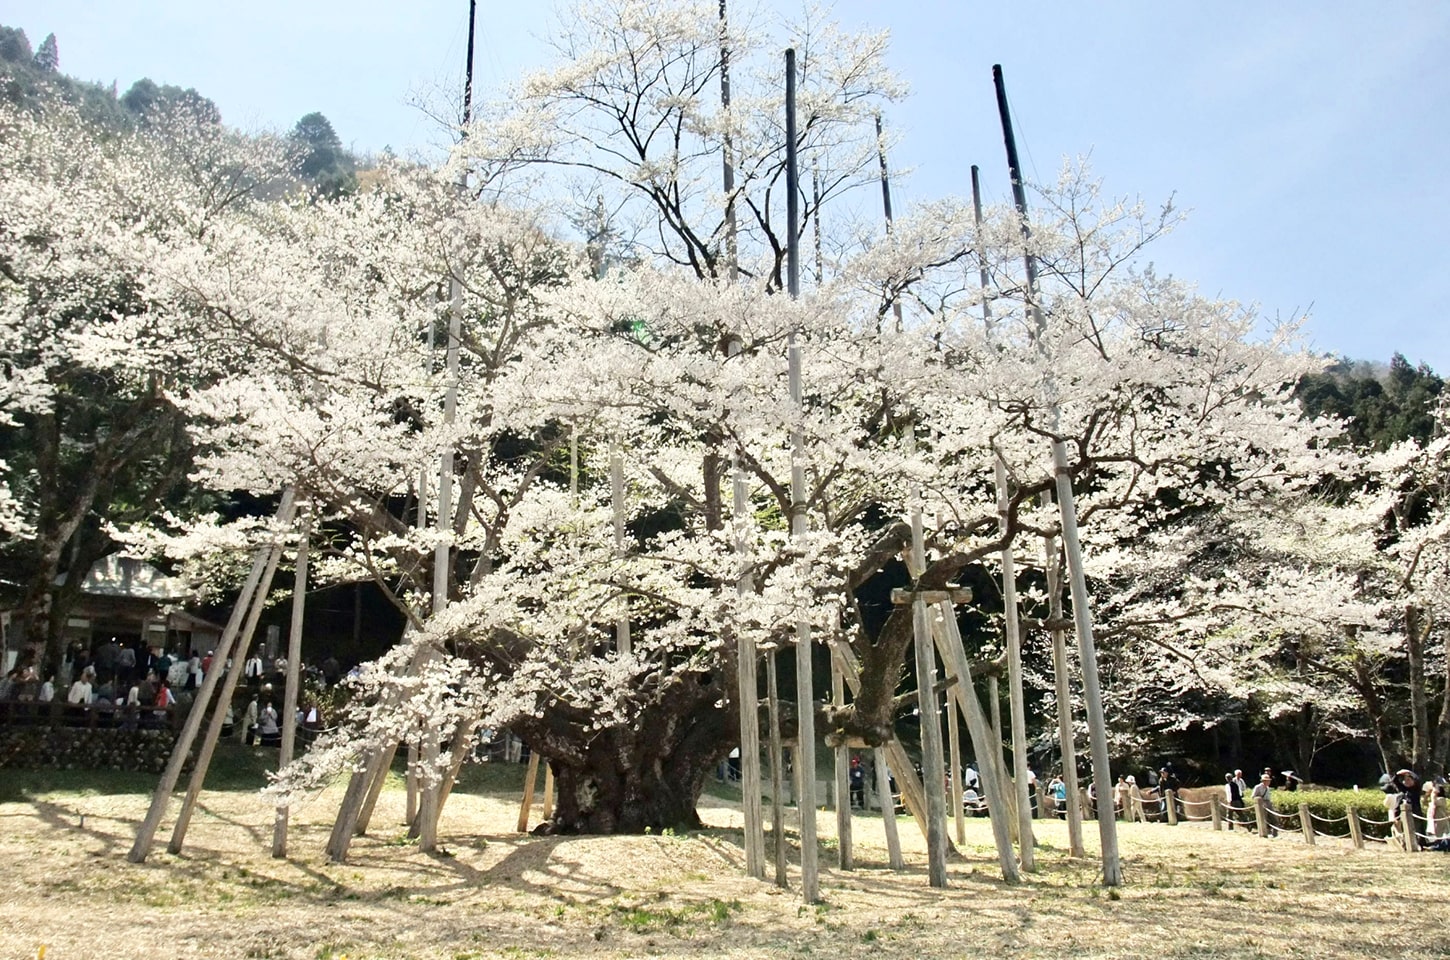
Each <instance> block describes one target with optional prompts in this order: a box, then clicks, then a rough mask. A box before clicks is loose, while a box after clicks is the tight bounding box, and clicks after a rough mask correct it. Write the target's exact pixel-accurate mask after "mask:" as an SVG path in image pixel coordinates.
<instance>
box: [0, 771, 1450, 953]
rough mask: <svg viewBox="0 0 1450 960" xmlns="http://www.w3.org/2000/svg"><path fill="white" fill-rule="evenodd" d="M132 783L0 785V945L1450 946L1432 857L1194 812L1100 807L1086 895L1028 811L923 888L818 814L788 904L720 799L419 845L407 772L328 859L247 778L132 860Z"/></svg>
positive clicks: (324, 803)
mask: <svg viewBox="0 0 1450 960" xmlns="http://www.w3.org/2000/svg"><path fill="white" fill-rule="evenodd" d="M3 776H5V777H14V776H16V775H15V774H14V772H13V771H6V772H5V773H4V774H3ZM148 799H149V798H148V797H147V796H146V795H145V794H144V793H142V792H139V791H137V790H136V788H134V787H133V788H132V792H117V793H110V794H105V795H102V794H98V793H95V792H93V791H88V790H80V789H63V790H55V789H49V790H47V789H24V788H21V789H13V788H12V789H11V790H9V791H8V792H6V793H5V794H4V802H0V863H3V864H4V872H3V875H0V876H3V879H0V884H3V890H4V895H3V903H0V957H3V958H34V957H37V956H39V955H40V954H41V953H42V950H43V952H44V956H45V957H46V958H47V960H70V958H85V960H133V958H134V960H161V958H173V957H176V958H187V957H217V958H278V960H283V958H286V960H334V958H342V957H347V958H349V960H362V958H428V960H465V958H530V957H589V958H600V960H605V958H626V957H740V958H746V957H751V958H754V957H786V956H790V957H796V956H818V957H827V958H830V960H846V958H856V957H862V958H865V957H869V958H873V960H889V958H917V957H973V958H982V957H991V958H996V957H1007V956H1011V957H1072V958H1090V957H1126V956H1130V955H1131V956H1153V957H1155V958H1164V957H1204V958H1208V957H1215V958H1218V957H1222V958H1228V957H1235V958H1238V957H1244V958H1247V957H1271V958H1276V960H1279V958H1293V957H1350V956H1361V957H1373V958H1388V957H1402V956H1403V957H1408V956H1416V957H1427V956H1447V955H1450V934H1447V933H1446V925H1445V917H1446V912H1447V908H1446V904H1447V901H1450V857H1447V856H1445V855H1443V854H1434V853H1426V854H1420V855H1418V856H1407V855H1405V854H1401V853H1397V852H1394V851H1389V850H1386V849H1384V848H1378V849H1369V850H1365V851H1355V850H1352V849H1350V848H1349V846H1348V844H1338V843H1325V842H1324V841H1321V844H1320V845H1319V846H1316V847H1313V848H1310V847H1307V846H1305V845H1304V843H1303V842H1302V840H1298V839H1294V838H1290V837H1285V838H1283V839H1279V840H1275V841H1267V840H1261V839H1259V838H1257V837H1253V836H1249V835H1247V834H1244V833H1242V832H1235V833H1228V832H1224V833H1215V832H1214V831H1212V830H1211V829H1209V828H1208V827H1207V826H1204V825H1196V824H1195V825H1181V826H1178V827H1168V826H1166V825H1160V824H1135V825H1126V824H1124V825H1120V828H1121V836H1122V844H1123V850H1124V860H1125V865H1126V874H1127V885H1126V886H1124V887H1123V888H1121V890H1115V891H1107V890H1104V889H1102V888H1101V887H1099V886H1098V885H1097V883H1096V875H1095V868H1094V863H1093V862H1092V861H1072V860H1070V859H1069V858H1068V857H1067V856H1066V855H1065V852H1064V851H1065V848H1066V845H1067V844H1066V831H1065V827H1064V826H1063V825H1062V824H1061V823H1058V822H1055V821H1049V822H1040V824H1039V829H1040V834H1039V842H1040V847H1039V854H1038V861H1039V871H1038V872H1037V873H1036V874H1035V875H1032V876H1030V877H1028V878H1027V880H1026V881H1025V882H1024V883H1022V884H1021V885H1019V886H1016V887H1009V886H1007V885H1005V884H1004V883H1002V882H1001V881H1000V880H999V879H997V878H996V868H995V857H994V856H993V853H992V849H991V836H990V832H989V829H988V827H987V823H986V821H985V820H975V821H970V822H969V826H968V831H969V832H968V837H967V841H968V842H967V843H966V844H965V846H964V847H963V848H962V850H961V856H960V857H958V858H954V859H953V861H952V862H951V864H950V869H949V874H950V886H949V887H948V888H947V889H945V890H933V889H931V888H930V887H928V886H927V882H926V871H925V846H924V844H923V843H922V840H921V836H920V833H919V832H918V831H917V829H916V827H915V826H914V825H913V824H912V823H910V822H909V821H903V822H902V824H901V835H902V838H903V841H904V843H905V845H906V849H907V858H908V869H907V870H906V871H904V872H893V871H891V870H889V869H887V867H886V856H885V850H884V842H883V839H882V830H881V821H880V819H879V818H876V817H867V816H858V817H857V818H856V819H855V822H854V828H853V829H854V832H855V836H856V841H855V844H856V850H857V856H858V861H859V864H860V866H859V869H857V870H855V871H851V872H844V871H840V870H837V869H835V868H834V863H835V851H836V841H835V816H834V814H833V813H830V812H826V813H822V814H821V816H820V829H821V834H822V840H823V851H822V864H823V867H826V869H824V870H823V875H822V895H823V898H824V900H823V902H822V903H820V904H817V905H812V906H805V905H803V904H802V903H801V902H800V899H799V895H798V893H797V892H796V890H794V889H792V890H782V889H780V888H778V887H776V886H775V885H773V884H772V883H769V882H766V883H761V882H756V881H751V880H747V879H745V878H744V877H743V876H742V870H741V865H742V859H743V857H742V852H741V847H740V833H739V823H740V817H739V812H738V810H737V809H735V808H734V807H732V806H731V805H730V804H729V803H727V802H725V801H722V800H712V799H710V798H708V797H707V798H706V801H705V803H704V806H703V809H702V814H703V816H704V818H705V820H706V822H707V823H708V824H709V827H708V829H705V830H703V831H699V832H696V833H690V834H686V835H680V836H672V835H666V836H643V837H639V836H633V837H572V838H570V837H555V838H536V837H532V836H521V835H519V834H517V833H514V832H513V826H514V821H515V819H516V817H517V799H516V797H515V796H514V795H512V794H509V793H506V792H504V791H499V790H494V791H491V792H484V793H477V792H475V793H458V794H455V796H454V798H453V799H452V800H450V801H449V805H448V808H447V810H446V812H445V814H444V822H443V825H442V830H441V833H442V837H443V842H444V844H445V847H446V849H445V851H444V852H442V853H440V854H438V855H425V854H422V853H420V852H418V850H417V849H416V848H415V847H414V846H411V845H409V844H408V843H407V841H406V836H405V833H404V831H403V828H402V826H401V820H402V806H403V802H404V798H403V793H402V791H401V790H398V789H390V790H388V791H387V792H385V793H384V795H383V799H382V802H381V803H380V806H379V811H378V815H377V816H376V818H375V821H374V826H375V829H374V831H373V834H374V835H373V836H371V837H366V838H360V839H359V840H358V841H357V842H356V843H355V844H354V845H353V855H352V857H351V859H350V862H349V863H347V864H346V865H340V866H339V865H334V864H331V863H329V862H327V860H326V858H325V857H324V856H323V853H322V849H323V845H324V843H325V842H326V836H327V831H328V829H329V826H330V823H329V820H328V813H329V809H330V807H331V806H332V804H331V803H330V802H329V801H331V800H334V799H335V796H333V795H330V794H329V795H324V796H323V797H320V798H318V799H317V800H315V801H314V802H312V803H310V804H309V805H307V806H306V807H304V808H302V809H301V810H300V811H297V812H296V813H294V816H293V824H294V829H293V833H292V843H291V847H290V851H291V854H292V856H291V857H290V858H289V859H287V860H273V859H272V858H271V857H270V855H269V852H270V847H269V845H270V837H271V824H272V817H271V811H270V810H269V809H267V808H264V807H262V806H261V805H260V804H259V803H258V801H257V799H256V797H255V795H254V794H252V793H250V792H247V791H230V792H215V793H207V794H205V795H204V796H203V798H202V806H201V807H200V808H199V810H198V813H197V816H196V817H195V818H194V819H193V821H192V825H191V830H190V833H189V835H188V844H187V847H186V850H185V851H184V852H183V854H182V855H180V856H171V855H169V854H167V853H166V852H165V849H164V848H165V840H166V838H167V836H169V833H168V831H169V829H170V821H169V820H168V822H167V823H166V824H164V825H163V829H162V832H161V834H160V835H159V842H158V844H157V852H156V853H154V854H153V855H152V856H151V857H150V859H149V860H148V861H147V862H146V863H145V864H143V865H134V864H131V863H129V862H127V861H126V859H125V854H126V852H127V850H128V849H129V848H130V845H131V842H132V839H133V837H134V834H135V828H136V824H137V823H138V822H139V820H140V818H141V816H142V815H143V813H144V812H145V808H146V804H147V802H148ZM173 812H174V811H173ZM1088 828H1089V830H1088V833H1089V837H1088V839H1089V844H1090V847H1091V846H1093V845H1095V842H1096V825H1094V824H1089V825H1088ZM792 882H794V876H792Z"/></svg>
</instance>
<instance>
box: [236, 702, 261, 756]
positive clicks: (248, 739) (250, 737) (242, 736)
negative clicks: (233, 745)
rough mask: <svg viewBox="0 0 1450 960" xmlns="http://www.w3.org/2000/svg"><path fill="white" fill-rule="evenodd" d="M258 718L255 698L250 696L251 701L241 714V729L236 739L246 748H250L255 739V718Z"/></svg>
mask: <svg viewBox="0 0 1450 960" xmlns="http://www.w3.org/2000/svg"><path fill="white" fill-rule="evenodd" d="M258 716H260V713H259V711H258V710H257V696H256V694H253V695H252V699H251V701H250V702H249V703H248V704H247V710H246V712H245V713H243V714H242V729H241V732H240V733H239V734H238V735H237V736H238V739H239V740H241V742H242V743H244V744H246V745H247V746H249V747H250V746H251V745H252V744H253V743H254V742H255V741H256V737H257V718H258Z"/></svg>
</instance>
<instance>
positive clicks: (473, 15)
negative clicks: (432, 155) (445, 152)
mask: <svg viewBox="0 0 1450 960" xmlns="http://www.w3.org/2000/svg"><path fill="white" fill-rule="evenodd" d="M477 18H478V0H468V62H467V63H465V64H464V66H463V127H464V130H463V135H464V136H465V137H466V136H468V121H470V120H472V119H473V24H474V22H475V21H476V20H477Z"/></svg>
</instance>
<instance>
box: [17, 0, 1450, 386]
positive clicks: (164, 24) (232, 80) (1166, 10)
mask: <svg viewBox="0 0 1450 960" xmlns="http://www.w3.org/2000/svg"><path fill="white" fill-rule="evenodd" d="M732 3H734V4H738V5H739V6H740V7H741V8H743V7H744V6H745V0H732ZM761 5H762V6H763V7H764V8H766V9H767V10H770V11H775V12H776V13H777V14H778V15H781V16H788V15H791V14H793V13H795V12H798V11H799V9H800V6H799V3H798V2H795V0H761ZM467 9H468V5H467V3H466V2H465V0H452V2H448V3H444V2H441V0H415V2H410V3H397V2H382V0H353V2H349V3H340V2H334V0H291V2H281V0H254V2H252V3H249V4H247V5H246V6H245V7H239V6H237V5H225V6H223V5H219V4H210V3H199V2H196V0H147V2H140V0H111V2H108V3H99V2H89V0H6V2H5V3H4V4H3V5H0V22H3V23H5V24H7V25H9V26H18V27H22V28H24V29H25V31H26V32H27V33H28V34H29V35H30V38H31V41H32V43H34V44H37V45H38V44H39V42H40V40H41V39H42V38H43V37H44V36H45V35H46V34H47V33H50V32H54V33H56V35H57V38H58V40H59V49H60V58H61V69H62V70H64V71H65V72H66V73H69V74H71V75H73V76H77V77H80V78H83V79H88V80H98V81H101V82H104V83H110V82H111V81H112V80H115V81H117V83H118V84H119V86H120V88H121V89H122V90H123V91H124V90H125V89H126V87H128V86H129V85H130V84H131V83H132V82H134V81H135V80H137V79H139V78H140V77H143V76H149V77H151V78H152V79H153V80H156V81H157V82H158V83H173V84H177V85H179V86H184V87H196V88H197V89H198V90H200V91H201V92H202V93H203V94H205V95H207V96H209V97H210V98H212V100H214V101H215V102H216V103H217V105H218V106H219V107H220V108H221V111H222V114H223V117H224V118H225V119H226V120H227V122H229V123H232V124H236V125H239V126H242V127H247V128H259V127H269V128H275V129H286V128H289V127H290V126H291V125H292V124H293V123H294V122H296V120H297V118H299V117H301V116H302V115H303V114H306V113H309V112H311V111H313V110H320V111H322V112H323V113H325V114H326V115H327V116H328V118H329V119H331V120H332V123H333V126H334V127H335V128H336V129H337V131H338V133H339V135H340V136H341V137H342V138H343V140H344V141H345V142H350V143H351V144H352V145H353V146H354V148H356V149H359V150H379V149H381V148H382V147H384V146H385V145H386V146H391V147H392V148H393V149H395V150H396V151H398V152H399V153H410V152H415V151H426V150H427V149H429V147H430V145H431V144H436V143H438V142H440V141H441V137H440V135H439V133H438V131H437V128H436V126H435V125H434V124H433V122H432V121H431V120H429V119H427V118H426V117H425V116H424V115H423V114H422V113H421V112H419V111H418V110H417V109H416V108H414V107H412V106H411V105H410V101H411V100H414V99H416V98H417V97H418V96H423V97H426V96H428V95H429V94H430V92H432V91H434V90H436V89H439V88H447V89H450V90H452V89H456V88H457V86H458V85H459V82H460V80H459V78H460V76H461V73H462V62H463V50H464V44H465V39H466V38H465V34H466V23H467ZM479 9H480V15H479V16H480V28H479V32H478V51H477V59H476V63H477V84H478V86H479V88H480V92H479V96H480V97H485V98H486V97H488V96H490V95H491V94H494V93H496V92H497V91H498V90H500V89H501V88H502V86H503V85H504V84H505V83H507V82H508V81H509V80H511V79H513V78H515V77H517V76H518V75H519V74H521V73H522V72H523V71H525V70H527V69H529V68H530V67H535V66H541V65H543V64H544V63H546V62H547V59H548V57H549V53H550V51H549V50H548V49H547V47H546V46H545V45H544V44H543V43H542V42H541V41H540V39H539V38H540V37H541V36H543V35H544V34H545V33H546V32H547V30H548V28H549V24H550V23H551V22H552V20H553V16H552V5H551V4H550V3H548V2H537V3H535V2H529V0H523V2H520V0H513V2H512V3H500V2H497V0H480V4H479ZM835 10H836V15H837V16H838V17H839V18H840V19H841V20H842V21H843V23H844V24H845V25H847V26H851V27H872V28H877V29H889V30H890V31H891V34H892V51H891V54H890V58H889V59H890V62H891V64H892V66H893V67H894V68H895V69H896V70H897V71H898V72H899V73H900V74H901V75H902V77H903V79H905V80H906V82H907V83H908V84H909V85H910V86H911V89H912V96H911V98H910V99H909V100H907V101H906V102H905V103H904V104H902V105H901V106H900V107H899V108H897V109H896V110H895V111H894V112H893V114H892V115H891V116H890V117H888V123H889V124H890V125H891V126H892V127H893V128H894V129H895V131H896V132H897V134H898V135H899V136H900V138H901V143H900V146H899V147H898V148H897V150H896V153H895V155H894V156H893V158H892V160H893V165H894V166H897V167H899V168H903V169H909V170H910V177H909V178H908V179H907V180H906V181H905V182H902V183H900V184H898V185H897V186H896V187H895V189H896V191H897V195H898V197H900V198H901V199H902V200H903V201H905V202H910V201H911V200H913V199H927V198H932V197H938V196H942V195H945V194H950V193H966V192H967V191H968V190H969V189H970V182H969V179H968V168H969V166H970V165H971V164H972V163H976V164H978V165H979V166H981V168H982V170H983V178H984V186H985V189H986V190H987V192H988V194H989V196H990V197H991V198H995V199H1005V198H1006V196H1007V177H1006V172H1005V161H1004V159H1003V150H1002V142H1001V134H1000V130H999V128H998V125H997V117H996V106H995V101H994V100H993V93H992V83H991V66H992V64H993V63H1001V64H1002V65H1003V68H1004V71H1005V73H1006V77H1007V84H1008V90H1009V93H1010V95H1011V100H1012V109H1013V113H1014V119H1015V120H1016V122H1017V135H1018V142H1019V146H1020V147H1021V148H1022V151H1023V160H1024V164H1026V166H1027V173H1028V176H1029V177H1032V178H1035V179H1043V180H1051V179H1052V178H1053V177H1054V176H1055V174H1056V172H1057V169H1058V167H1059V166H1060V164H1061V162H1062V160H1063V158H1064V157H1068V156H1078V155H1082V154H1090V155H1091V158H1092V165H1093V169H1094V170H1095V172H1096V173H1097V174H1098V175H1099V176H1101V177H1103V178H1104V179H1105V181H1106V183H1107V189H1108V191H1109V192H1111V193H1116V194H1127V195H1139V196H1142V197H1143V198H1144V199H1145V200H1147V201H1149V202H1150V203H1158V202H1160V201H1162V200H1164V199H1166V198H1167V197H1168V196H1169V195H1170V194H1171V195H1174V196H1175V198H1176V202H1177V204H1178V205H1179V206H1181V207H1184V208H1187V209H1188V210H1189V211H1190V217H1189V220H1188V222H1187V224H1186V225H1184V226H1183V227H1181V228H1180V229H1179V230H1178V232H1177V233H1175V234H1174V235H1173V236H1171V237H1170V238H1168V239H1167V240H1165V241H1163V242H1162V243H1161V244H1160V245H1159V246H1158V247H1157V248H1156V250H1155V252H1154V254H1153V258H1154V260H1155V261H1156V263H1157V265H1158V268H1159V270H1160V271H1163V272H1171V273H1174V274H1176V275H1178V276H1180V277H1183V278H1185V279H1189V280H1193V281H1195V282H1197V283H1198V284H1199V286H1200V288H1201V289H1202V290H1203V291H1204V292H1205V293H1207V294H1213V295H1222V296H1226V297H1232V298H1234V299H1238V300H1241V301H1244V302H1246V303H1256V304H1257V305H1258V307H1259V309H1260V311H1261V312H1262V313H1263V314H1265V315H1267V316H1270V317H1273V316H1280V317H1286V318H1287V317H1289V316H1292V315H1294V314H1295V313H1297V312H1302V311H1304V310H1306V309H1307V310H1309V311H1310V321H1309V324H1308V328H1307V329H1308V333H1309V336H1310V339H1311V341H1312V344H1313V345H1314V347H1316V348H1317V349H1320V350H1324V351H1329V352H1334V353H1338V354H1343V355H1347V356H1350V357H1354V358H1360V359H1372V360H1387V359H1389V356H1390V354H1391V353H1393V352H1394V351H1397V350H1398V351H1400V352H1402V353H1404V354H1405V355H1406V356H1407V357H1409V359H1410V360H1411V361H1413V362H1419V361H1424V362H1427V363H1429V364H1430V365H1431V366H1432V367H1434V368H1435V370H1436V371H1437V372H1439V373H1441V374H1446V373H1450V338H1447V337H1446V336H1444V335H1443V333H1442V331H1443V330H1444V329H1445V327H1446V325H1447V322H1450V316H1447V313H1450V267H1447V266H1446V264H1445V263H1444V261H1445V259H1446V257H1447V255H1450V172H1447V171H1450V122H1447V121H1450V57H1446V56H1445V55H1444V51H1445V50H1446V49H1450V3H1443V2H1438V0H1405V2H1370V3H1366V2H1363V0H1361V2H1357V3H1352V2H1341V0H1318V2H1314V0H1285V2H1276V3H1262V2H1246V0H1224V2H1220V3H1216V4H1197V3H1192V4H1191V3H1165V2H1161V0H1160V2H1136V0H1118V2H1101V3H1085V2H1081V0H1077V2H1071V0H1037V2H1035V3H1032V4H1008V3H992V4H987V3H976V4H974V3H968V2H948V0H895V2H883V0H839V2H837V3H836V5H835ZM1029 17H1030V19H1029Z"/></svg>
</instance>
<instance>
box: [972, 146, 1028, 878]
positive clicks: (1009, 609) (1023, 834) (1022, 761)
mask: <svg viewBox="0 0 1450 960" xmlns="http://www.w3.org/2000/svg"><path fill="white" fill-rule="evenodd" d="M972 210H973V213H974V214H975V216H976V223H977V232H978V235H980V233H981V226H982V185H981V181H980V179H979V177H978V171H977V167H976V166H975V165H973V166H972ZM977 263H978V268H979V270H980V273H981V280H982V315H983V321H984V326H985V328H986V332H987V336H988V341H989V342H990V339H991V333H992V306H991V304H990V303H989V302H988V297H987V290H988V283H989V279H988V277H987V261H986V258H985V257H983V256H982V255H981V251H978V255H977ZM993 479H994V482H995V485H996V488H997V523H998V529H999V530H1001V531H1002V532H1003V533H1006V531H1007V528H1008V513H1007V508H1008V487H1007V465H1006V464H1005V463H1004V462H1003V460H1002V456H1001V454H1000V453H999V454H998V455H996V456H995V457H994V458H993ZM1001 563H1002V607H1003V613H1004V619H1005V621H1006V622H1005V626H1006V631H1005V632H1006V640H1007V690H1008V696H1009V697H1010V699H1011V705H1012V709H1011V717H1012V775H1013V782H1014V785H1015V795H1016V798H1017V843H1018V847H1019V849H1020V858H1021V861H1022V869H1023V870H1026V871H1027V872H1028V873H1031V872H1033V871H1035V870H1036V869H1037V867H1036V863H1035V856H1034V853H1033V848H1034V845H1035V843H1036V840H1035V837H1034V836H1033V833H1032V799H1031V796H1030V795H1029V792H1028V790H1029V784H1028V779H1027V717H1026V701H1025V699H1024V696H1023V690H1022V621H1021V617H1020V614H1019V611H1018V606H1017V563H1016V557H1015V554H1014V553H1013V549H1012V544H1011V543H1010V542H1008V543H1007V545H1006V546H1004V547H1003V548H1002V553H1001ZM993 704H994V708H995V704H996V701H995V698H994V700H993ZM998 732H999V733H1000V729H999V730H998Z"/></svg>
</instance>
